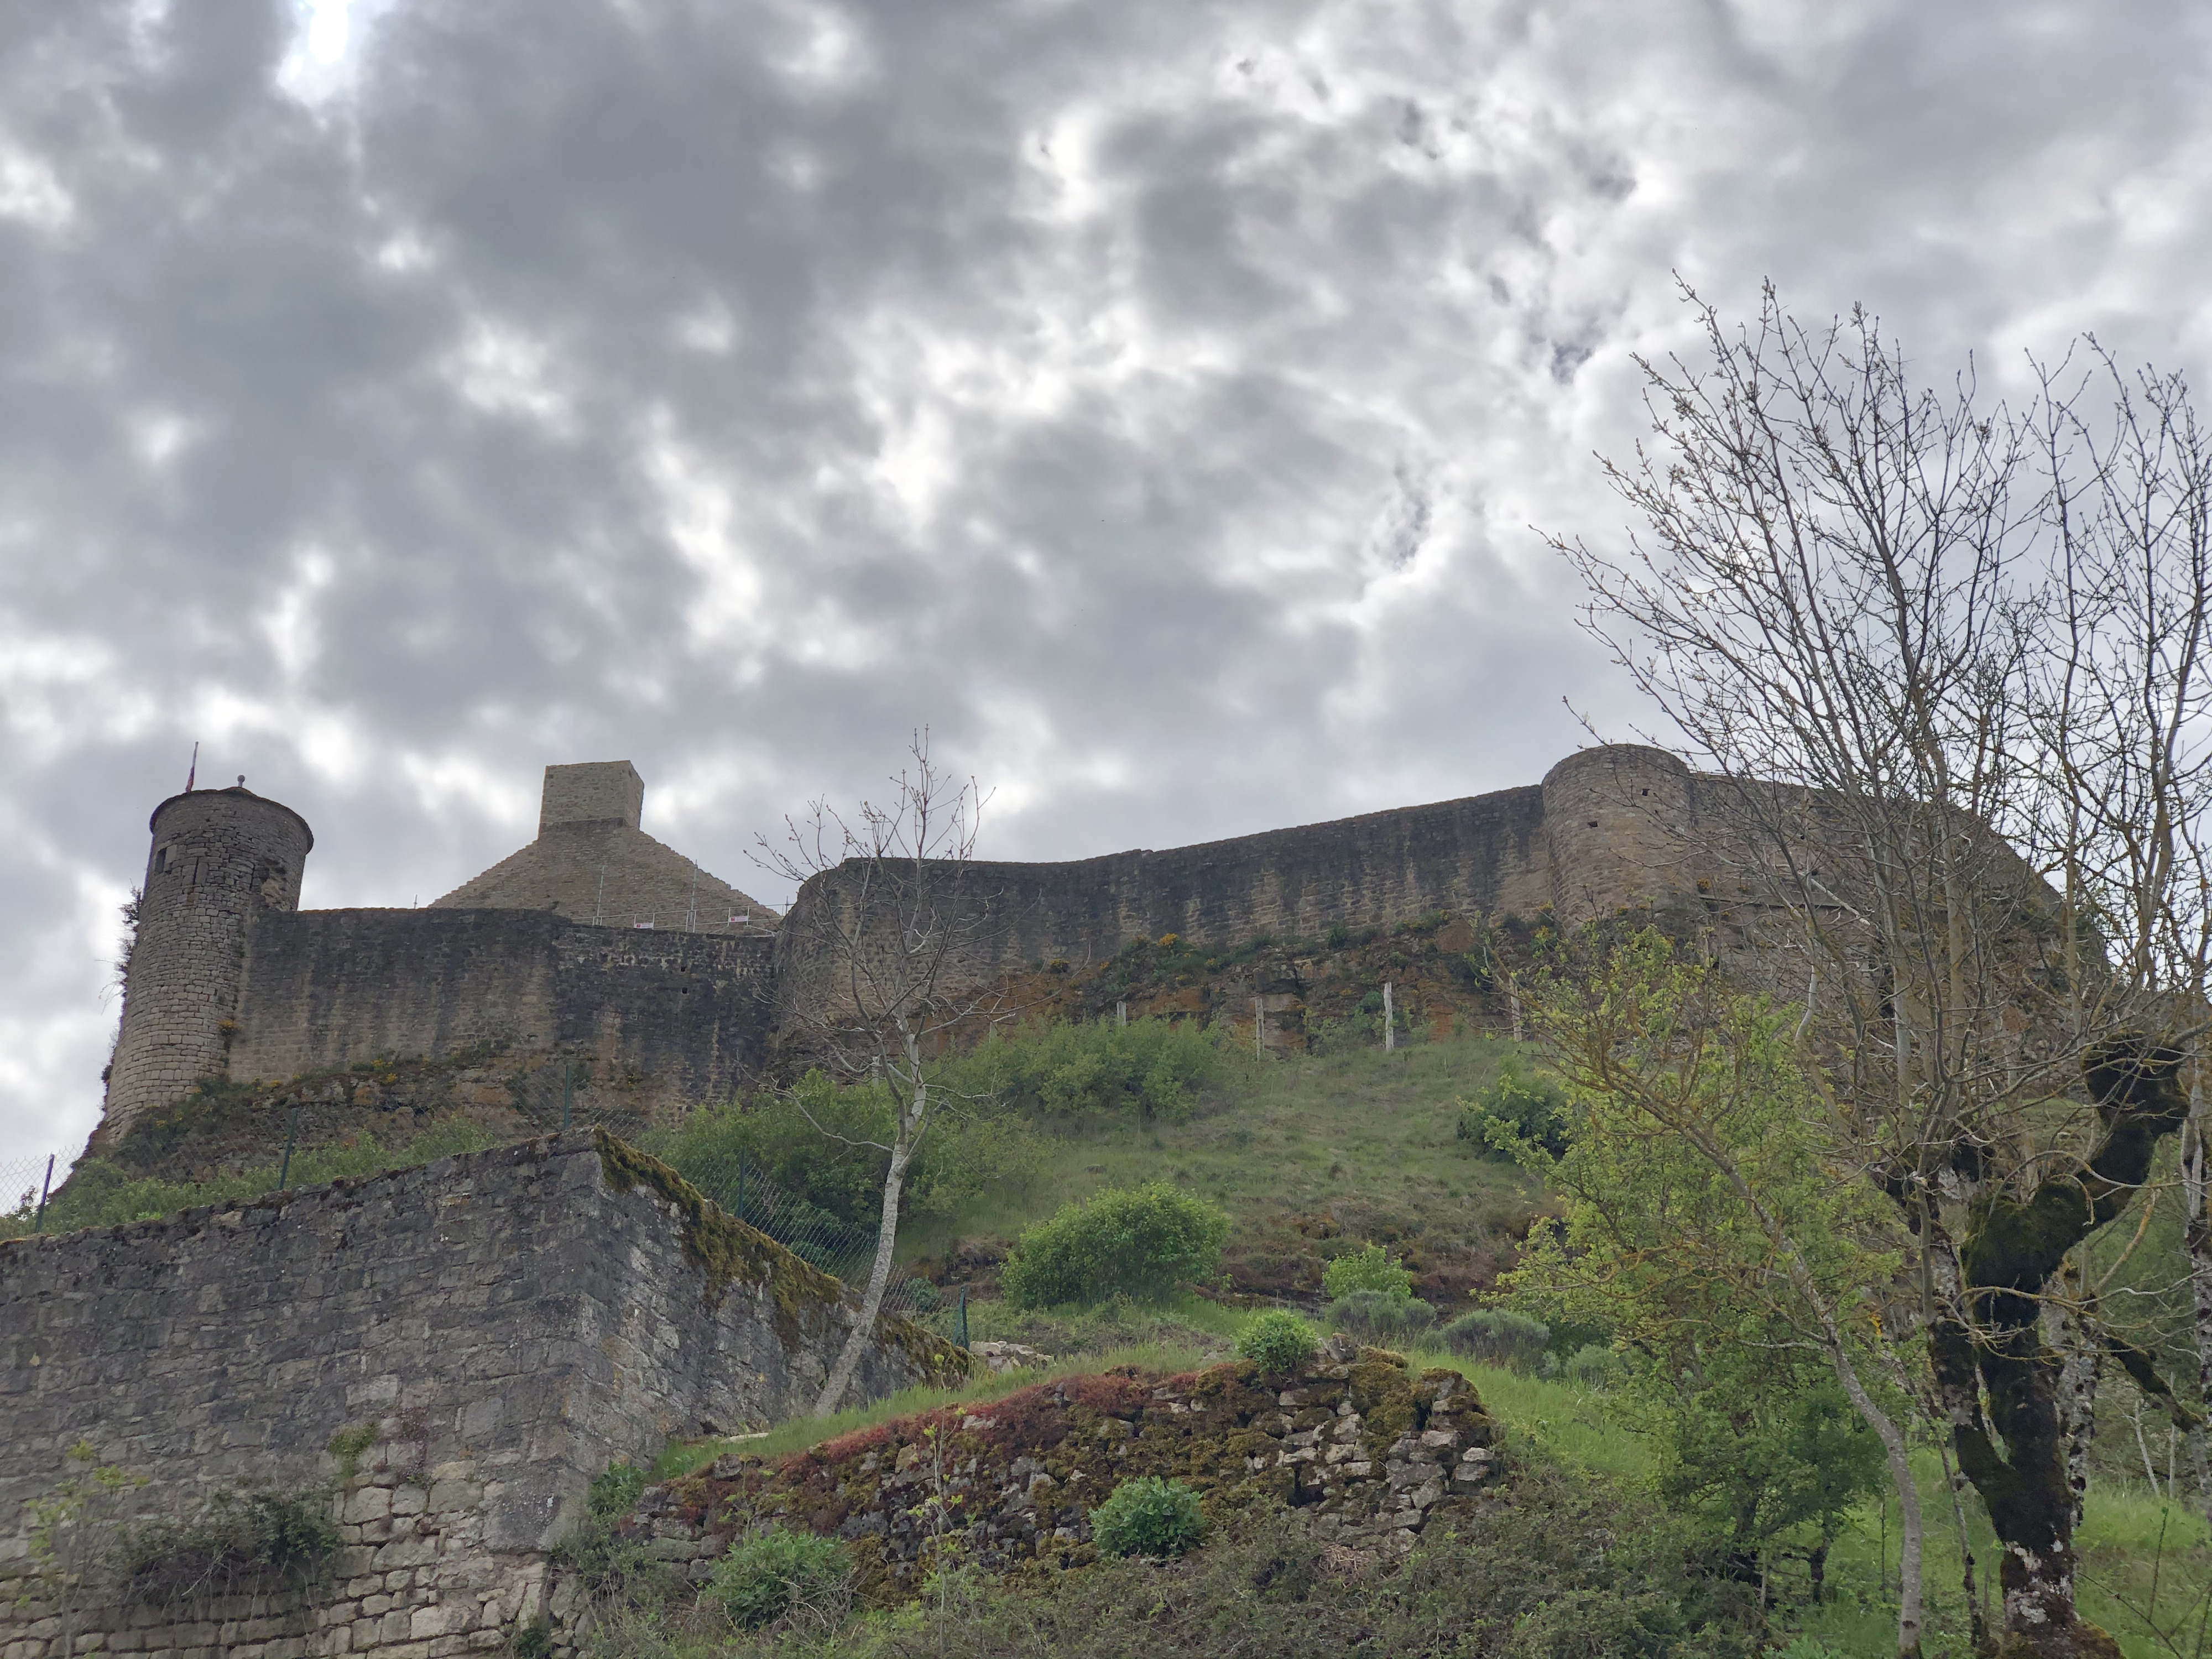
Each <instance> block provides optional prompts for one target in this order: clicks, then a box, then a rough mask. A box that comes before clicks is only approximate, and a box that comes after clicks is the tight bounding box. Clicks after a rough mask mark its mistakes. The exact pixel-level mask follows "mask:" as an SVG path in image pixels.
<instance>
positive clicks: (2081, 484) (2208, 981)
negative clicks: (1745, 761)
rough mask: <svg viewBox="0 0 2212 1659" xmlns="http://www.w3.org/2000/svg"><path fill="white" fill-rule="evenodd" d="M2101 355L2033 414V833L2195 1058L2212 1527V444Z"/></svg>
mask: <svg viewBox="0 0 2212 1659" xmlns="http://www.w3.org/2000/svg"><path fill="white" fill-rule="evenodd" d="M2087 356H2088V358H2089V360H2090V367H2089V368H2088V370H2087V373H2086V374H2084V375H2082V376H2081V377H2080V378H2078V379H2073V380H2069V379H2068V378H2067V376H2066V370H2065V366H2064V365H2061V366H2060V368H2058V369H2057V370H2051V371H2046V372H2045V373H2044V374H2042V376H2041V381H2042V398H2041V401H2040V403H2039V405H2038V407H2037V409H2036V410H2035V414H2034V419H2033V429H2034V433H2035V436H2036V439H2037V441H2038V443H2039V450H2040V456H2041V459H2042V461H2043V466H2044V472H2045V477H2046V478H2047V479H2048V480H2049V482H2050V495H2049V498H2048V501H2047V502H2046V505H2045V524H2046V526H2047V527H2048V530H2049V532H2050V537H2051V545H2052V549H2053V556H2054V560H2055V568H2054V570H2053V572H2052V574H2051V582H2050V592H2051V609H2052V630H2051V632H2052V648H2051V650H2050V651H2049V652H2048V653H2045V654H2043V655H2041V656H2040V657H2039V659H2037V660H2036V663H2035V665H2034V666H2035V671H2034V672H2033V674H2032V676H2031V691H2032V696H2031V701H2030V705H2029V707H2030V714H2031V718H2032V719H2033V720H2034V721H2035V723H2036V726H2037V728H2038V733H2037V742H2036V744H2034V748H2033V752H2034V754H2035V755H2036V756H2037V757H2038V758H2039V762H2040V763H2041V764H2042V765H2043V766H2044V767H2045V769H2046V774H2047V775H2046V776H2045V778H2044V779H2043V780H2042V782H2043V786H2044V787H2043V788H2042V789H2041V790H2040V792H2039V807H2040V810H2039V811H2038V812H2037V813H2035V814H2034V815H2033V817H2032V818H2031V820H2030V821H2029V822H2028V823H2026V824H2024V825H2022V826H2021V829H2020V836H2021V840H2022V842H2023V843H2024V844H2025V845H2027V846H2028V847H2030V848H2032V849H2033V856H2035V857H2036V858H2037V860H2038V862H2039V864H2041V865H2043V866H2046V867H2053V868H2058V869H2062V870H2063V872H2064V875H2063V882H2062V887H2063V891H2064V893H2065V895H2066V896H2067V900H2068V910H2067V935H2068V950H2069V956H2080V955H2082V954H2085V953H2101V955H2102V956H2103V957H2106V958H2107V959H2108V963H2109V966H2110V967H2111V968H2112V970H2113V971H2114V972H2115V973H2116V974H2117V975H2118V977H2119V978H2120V980H2121V981H2123V982H2124V983H2126V984H2128V985H2130V987H2138V988H2139V989H2140V990H2141V991H2142V993H2144V994H2147V995H2148V998H2149V999H2150V1000H2152V1002H2153V1003H2154V1005H2155V1014H2156V1017H2157V1024H2158V1026H2159V1029H2160V1033H2161V1038H2162V1041H2164V1042H2166V1043H2167V1044H2169V1045H2171V1046H2172V1047H2173V1048H2175V1049H2176V1050H2177V1051H2178V1052H2179V1055H2180V1057H2181V1060H2182V1070H2183V1073H2184V1075H2185V1080H2186V1086H2187V1089H2188V1093H2189V1117H2188V1122H2187V1124H2186V1125H2185V1128H2184V1130H2183V1133H2182V1146H2181V1186H2182V1194H2183V1200H2184V1206H2185V1214H2186V1217H2187V1220H2186V1222H2185V1245H2186V1249H2187V1253H2188V1256H2189V1264H2190V1281H2191V1301H2192V1304H2193V1307H2192V1311H2193V1315H2194V1318H2193V1324H2194V1327H2195V1334H2196V1340H2197V1384H2196V1388H2195V1389H2194V1391H2193V1393H2194V1401H2193V1406H2192V1407H2188V1408H2185V1407H2182V1406H2181V1405H2180V1403H2179V1401H2173V1400H2172V1398H2171V1397H2170V1396H2169V1397H2168V1401H2167V1403H2168V1405H2169V1407H2170V1409H2171V1410H2172V1413H2173V1414H2174V1415H2175V1417H2176V1418H2177V1420H2178V1421H2179V1423H2180V1424H2181V1425H2185V1426H2186V1427H2187V1429H2188V1431H2189V1437H2190V1441H2189V1443H2190V1451H2191V1461H2192V1462H2193V1463H2194V1465H2195V1468H2196V1473H2197V1486H2198V1498H2199V1502H2200V1503H2202V1504H2204V1505H2205V1506H2206V1508H2207V1510H2208V1513H2212V1468H2207V1459H2206V1449H2205V1437H2204V1429H2203V1416H2202V1410H2201V1408H2202V1407H2204V1406H2205V1405H2206V1403H2207V1402H2208V1401H2212V1177H2208V1170H2207V1147H2206V1140H2207V1122H2206V1111H2207V1100H2206V1089H2205V1063H2206V1054H2205V1046H2204V1045H2205V1036H2206V1029H2207V1024H2206V1023H2207V1014H2208V992H2212V835H2208V831H2212V435H2207V434H2206V433H2205V432H2204V431H2203V429H2202V428H2200V427H2199V426H2198V424H2197V418H2196V413H2195V410H2194V409H2193V407H2192V406H2191V403H2190V398H2189V392H2188V387H2187V385H2186V384H2185V382H2184V381H2183V380H2181V379H2180V377H2179V376H2178V375H2168V376H2160V375H2155V374H2148V373H2138V374H2134V375H2130V374H2126V373H2124V372H2123V371H2122V370H2121V368H2119V366H2118V363H2116V362H2114V361H2113V359H2112V356H2111V354H2110V353H2108V352H2106V351H2105V350H2104V349H2102V348H2101V347H2100V346H2098V344H2097V343H2096V342H2094V341H2093V340H2092V341H2089V342H2087ZM2092 388H2096V389H2099V390H2101V392H2103V394H2104V396H2105V398H2106V399H2107V400H2108V401H2107V402H2106V405H2105V409H2104V410H2103V412H2102V413H2101V415H2100V417H2099V418H2097V419H2095V420H2090V419H2086V418H2084V417H2083V416H2082V415H2081V413H2080V412H2079V411H2080V409H2081V404H2083V403H2084V402H2085V401H2086V400H2087V395H2088V393H2089V392H2090V391H2091V389H2092ZM2100 965H2105V964H2100ZM2086 978H2087V975H2083V974H2081V973H2079V972H2078V971H2077V972H2076V974H2075V981H2076V982H2081V981H2084V980H2086Z"/></svg>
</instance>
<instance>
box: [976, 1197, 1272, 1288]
mask: <svg viewBox="0 0 2212 1659" xmlns="http://www.w3.org/2000/svg"><path fill="white" fill-rule="evenodd" d="M1228 1236H1229V1218H1228V1216H1227V1215H1226V1214H1225V1213H1224V1212H1222V1211H1221V1210H1220V1209H1219V1208H1218V1207H1217V1206H1214V1205H1212V1204H1209V1203H1207V1202H1206V1200H1203V1199H1200V1198H1193V1197H1191V1196H1190V1195H1189V1194H1186V1193H1182V1192H1179V1191H1177V1190H1176V1188H1173V1187H1171V1186H1170V1185H1169V1184H1168V1183H1167V1182H1164V1181H1156V1182H1151V1183H1149V1184H1148V1185H1146V1186H1142V1187H1128V1188H1120V1189H1117V1190H1115V1191H1112V1192H1104V1193H1100V1194H1098V1195H1097V1197H1095V1198H1092V1199H1091V1200H1087V1201H1086V1202H1084V1203H1079V1204H1070V1205H1068V1206H1066V1207H1065V1208H1063V1209H1062V1210H1061V1211H1060V1212H1059V1213H1058V1214H1057V1215H1055V1216H1054V1217H1053V1218H1051V1219H1050V1220H1048V1221H1041V1222H1039V1223H1038V1224H1037V1225H1036V1226H1034V1227H1031V1228H1030V1230H1029V1231H1027V1232H1024V1234H1023V1235H1022V1236H1021V1237H1020V1238H1019V1239H1018V1241H1016V1243H1015V1245H1014V1249H1013V1254H1012V1255H1011V1256H1009V1257H1008V1258H1007V1261H1006V1267H1005V1269H1004V1270H1003V1272H1002V1273H1000V1279H999V1283H1000V1288H1001V1289H1002V1290H1003V1291H1005V1293H1006V1299H1007V1300H1008V1301H1009V1302H1011V1303H1012V1304H1014V1306H1016V1307H1018V1308H1051V1307H1061V1306H1067V1305H1075V1306H1082V1307H1088V1306H1090V1305H1091V1304H1093V1303H1097V1302H1103V1301H1104V1300H1105V1299H1106V1298H1107V1297H1111V1296H1126V1297H1130V1298H1131V1299H1132V1300H1133V1301H1139V1302H1160V1301H1164V1300H1165V1299H1166V1298H1167V1297H1170V1295H1172V1294H1173V1293H1174V1291H1175V1288H1176V1285H1178V1284H1184V1283H1205V1282H1208V1281H1211V1280H1212V1279H1215V1278H1216V1277H1218V1275H1219V1273H1220V1271H1221V1245H1222V1241H1223V1240H1225V1238H1227V1237H1228Z"/></svg>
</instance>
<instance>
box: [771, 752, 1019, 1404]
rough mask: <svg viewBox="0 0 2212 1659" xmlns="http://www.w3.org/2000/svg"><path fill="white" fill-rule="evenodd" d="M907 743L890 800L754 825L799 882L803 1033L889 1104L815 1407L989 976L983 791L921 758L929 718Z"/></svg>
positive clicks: (838, 1390)
mask: <svg viewBox="0 0 2212 1659" xmlns="http://www.w3.org/2000/svg"><path fill="white" fill-rule="evenodd" d="M911 757H912V758H911V765H910V767H909V768H908V769H902V770H901V771H900V773H899V775H897V777H896V778H894V779H893V780H891V783H892V795H891V798H890V804H889V805H883V806H878V805H874V804H872V803H870V802H865V801H864V802H862V803H861V805H860V809H859V811H857V812H856V813H854V815H853V816H852V817H849V818H848V817H845V816H842V815H841V814H840V813H838V812H837V811H836V810H835V809H833V808H832V807H830V806H829V805H828V804H827V803H826V802H823V801H817V802H815V803H814V804H813V805H812V806H811V808H810V809H809V811H808V814H807V816H806V817H805V818H804V819H803V820H787V821H786V824H785V830H786V833H785V836H784V840H783V842H782V843H781V845H776V844H773V843H771V842H769V841H768V840H767V839H766V838H765V837H763V840H762V842H761V844H760V848H759V850H758V852H757V854H756V858H757V862H759V863H761V864H762V865H763V866H764V867H766V868H768V869H769V870H770V871H772V872H775V873H776V874H778V875H781V876H782V877H784V878H786V879H787V880H790V881H793V882H795V883H797V884H799V894H798V897H797V900H796V901H795V902H794V903H793V907H792V912H791V915H790V916H789V917H788V918H787V921H786V923H785V927H784V932H783V938H782V940H781V946H780V948H781V951H783V952H784V953H785V954H786V956H787V973H786V975H784V977H787V978H789V979H791V980H793V981H794V982H795V985H796V989H797V995H796V997H795V998H794V1003H793V1006H797V1007H800V1008H803V1009H805V1011H806V1012H805V1014H804V1016H803V1017H802V1019H801V1022H800V1024H801V1029H802V1030H803V1033H804V1039H805V1042H806V1044H807V1046H808V1048H810V1050H811V1054H813V1055H814V1056H817V1057H818V1058H820V1059H822V1060H825V1061H827V1062H828V1063H829V1066H831V1067H832V1069H833V1070H835V1071H836V1072H837V1073H840V1074H841V1075H842V1076H844V1077H846V1078H848V1079H860V1078H867V1079H872V1080H873V1081H874V1083H875V1084H876V1085H878V1086H879V1087H881V1088H882V1089H883V1090H884V1092H885V1094H886V1095H887V1097H889V1103H890V1124H891V1127H890V1139H888V1140H886V1141H880V1142H879V1141H870V1142H866V1143H862V1144H866V1145H868V1146H873V1147H874V1148H875V1149H876V1150H878V1151H879V1152H883V1153H884V1154H885V1156H886V1158H888V1160H889V1162H888V1164H887V1165H886V1168H885V1170H884V1194H883V1210H882V1215H881V1218H880V1222H879V1225H878V1233H877V1236H876V1254H875V1260H874V1261H873V1263H872V1266H871V1267H870V1268H869V1273H868V1283H867V1287H866V1290H865V1291H864V1292H863V1293H862V1296H861V1298H860V1316H859V1318H858V1320H857V1321H856V1322H854V1327H853V1330H852V1334H851V1335H850V1336H849V1337H848V1339H847V1340H846V1343H845V1346H844V1349H843V1351H842V1352H841V1353H840V1354H839V1355H838V1357H837V1361H836V1364H834V1365H833V1366H831V1367H830V1370H829V1380H828V1381H827V1382H825V1383H823V1387H822V1393H821V1395H820V1397H819V1398H818V1399H817V1401H815V1406H814V1410H815V1414H816V1415H817V1416H826V1415H828V1414H829V1413H831V1412H834V1411H836V1409H837V1407H838V1406H839V1404H840V1403H841V1402H842V1401H843V1399H844V1397H845V1393H846V1390H847V1389H848V1388H849V1387H850V1386H851V1384H852V1380H853V1373H854V1370H855V1368H856V1367H857V1366H858V1365H859V1364H860V1355H861V1354H862V1352H865V1350H866V1346H867V1344H868V1342H869V1340H871V1338H872V1335H873V1333H874V1329H875V1324H876V1320H877V1317H878V1315H879V1314H880V1313H881V1312H882V1310H883V1304H884V1290H885V1287H886V1286H888V1285H889V1284H890V1273H891V1257H892V1253H893V1249H894V1248H895V1246H896V1243H897V1235H898V1223H899V1208H900V1200H901V1197H902V1194H903V1192H904V1189H905V1185H906V1177H907V1171H908V1169H909V1168H910V1167H911V1166H912V1164H913V1162H914V1158H915V1153H916V1152H919V1151H920V1150H921V1144H922V1140H923V1139H924V1137H925V1136H927V1133H929V1130H930V1127H931V1126H932V1124H933V1122H934V1121H935V1120H936V1117H937V1115H938V1112H939V1109H940V1107H941V1106H942V1105H943V1104H944V1103H945V1089H944V1088H943V1086H942V1085H940V1084H939V1082H938V1080H937V1079H938V1075H939V1060H940V1057H941V1055H942V1054H943V1053H944V1051H945V1045H946V1043H947V1042H948V1041H949V1040H950V1039H951V1036H952V1034H953V1032H954V1030H955V1029H956V1028H957V1027H959V1026H961V1025H963V1024H966V1023H968V1022H970V1021H972V1020H973V1019H974V1018H976V1017H977V1016H978V1015H979V1014H980V1013H982V1012H985V1009H986V1006H987V1004H988V1003H990V1002H991V1001H992V1000H993V993H992V992H990V991H989V990H988V989H987V988H986V989H981V990H978V989H975V988H974V987H976V986H977V985H979V984H980V985H985V986H987V983H988V980H989V978H990V975H989V974H988V973H987V967H988V957H989V952H988V950H987V943H988V941H987V933H988V931H989V929H990V928H991V927H992V925H993V905H992V903H991V902H990V896H989V895H987V894H983V893H980V892H978V891H976V890H975V887H974V884H973V883H972V881H971V880H970V876H971V873H972V869H971V866H972V865H973V862H974V859H975V832H976V825H977V822H978V819H979V817H980V816H981V810H982V805H983V799H984V798H983V797H982V796H981V794H980V793H979V792H978V791H977V789H976V787H975V781H974V780H973V779H972V778H969V779H957V778H954V777H952V776H951V775H948V774H947V773H946V772H945V771H944V770H943V769H941V768H940V767H939V766H938V765H937V763H935V762H934V761H933V760H932V759H931V757H930V752H929V734H928V733H927V732H926V731H924V732H917V733H916V734H915V738H914V741H913V744H912V748H911ZM816 1127H821V1126H820V1125H818V1124H817V1126H816ZM825 1133H827V1132H826V1131H825Z"/></svg>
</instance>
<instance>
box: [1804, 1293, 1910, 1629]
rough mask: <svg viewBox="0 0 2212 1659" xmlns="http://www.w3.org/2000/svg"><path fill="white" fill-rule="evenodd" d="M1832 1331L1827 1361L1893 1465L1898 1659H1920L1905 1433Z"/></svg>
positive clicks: (1890, 1469) (1890, 1476)
mask: <svg viewBox="0 0 2212 1659" xmlns="http://www.w3.org/2000/svg"><path fill="white" fill-rule="evenodd" d="M1823 1316H1824V1318H1825V1310H1824V1315H1823ZM1830 1331H1831V1334H1830V1341H1829V1348H1828V1358H1829V1360H1830V1362H1831V1363H1832V1364H1833V1365H1834V1366H1835V1368H1836V1380H1837V1381H1838V1382H1839V1383H1842V1384H1843V1386H1844V1394H1845V1395H1848V1396H1849V1397H1850V1402H1851V1404H1852V1406H1853V1407H1856V1408H1857V1412H1858V1414H1859V1415H1860V1417H1862V1418H1863V1419H1865V1421H1866V1425H1867V1426H1868V1427H1869V1428H1870V1429H1872V1430H1873V1431H1875V1434H1876V1435H1877V1436H1878V1437H1880V1438H1881V1449H1882V1451H1883V1453H1884V1454H1885V1455H1886V1456H1887V1461H1888V1463H1889V1481H1890V1485H1892V1486H1894V1487H1896V1488H1897V1515H1898V1519H1897V1534H1898V1550H1897V1652H1898V1659H1916V1656H1917V1655H1918V1653H1919V1651H1920V1626H1921V1623H1922V1616H1921V1591H1920V1562H1921V1554H1922V1548H1921V1546H1922V1540H1923V1536H1924V1528H1923V1525H1922V1522H1921V1518H1920V1488H1919V1487H1918V1486H1915V1485H1914V1484H1913V1481H1912V1458H1911V1452H1910V1450H1909V1449H1908V1448H1907V1446H1906V1444H1905V1431H1903V1430H1902V1429H1900V1428H1899V1427H1898V1426H1897V1425H1896V1423H1895V1422H1894V1421H1893V1420H1892V1419H1891V1417H1890V1415H1889V1413H1887V1412H1886V1411H1884V1410H1882V1408H1881V1407H1880V1406H1878V1405H1876V1404H1875V1400H1874V1396H1873V1395H1870V1394H1869V1393H1868V1392H1867V1391H1866V1385H1865V1384H1864V1383H1861V1382H1860V1381H1859V1373H1858V1368H1857V1366H1855V1365H1853V1364H1851V1360H1850V1355H1849V1354H1847V1353H1845V1352H1844V1349H1843V1345H1842V1344H1841V1343H1840V1342H1838V1341H1837V1340H1835V1338H1834V1335H1833V1326H1832V1322H1831V1323H1830Z"/></svg>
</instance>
